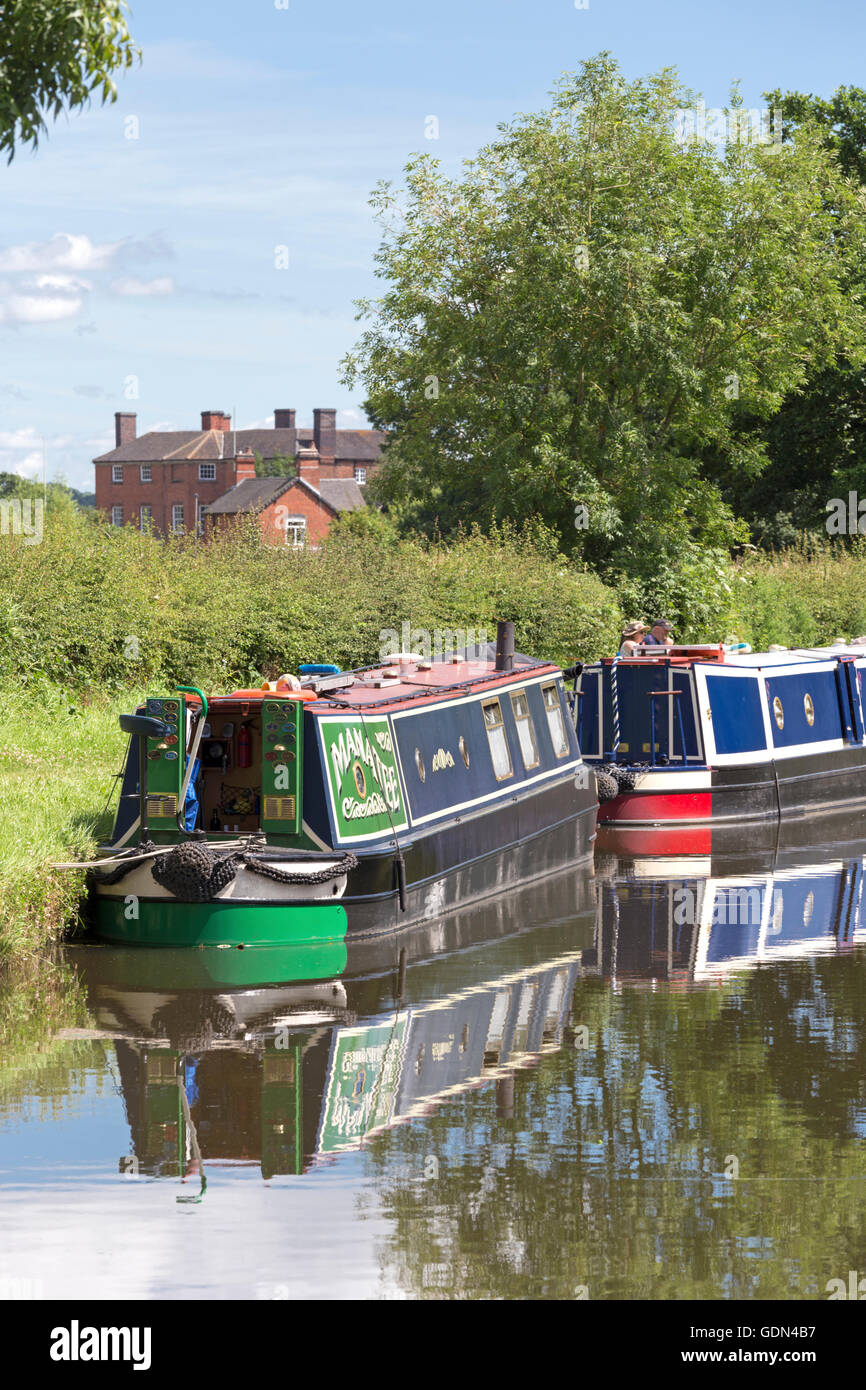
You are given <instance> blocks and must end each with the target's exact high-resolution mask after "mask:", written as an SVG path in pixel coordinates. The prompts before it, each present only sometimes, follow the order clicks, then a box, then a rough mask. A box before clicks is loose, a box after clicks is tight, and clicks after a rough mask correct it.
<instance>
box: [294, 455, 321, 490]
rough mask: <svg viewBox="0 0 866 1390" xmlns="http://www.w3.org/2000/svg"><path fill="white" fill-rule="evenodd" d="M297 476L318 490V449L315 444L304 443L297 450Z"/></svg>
mask: <svg viewBox="0 0 866 1390" xmlns="http://www.w3.org/2000/svg"><path fill="white" fill-rule="evenodd" d="M297 459H298V477H299V478H300V479H301V482H304V483H309V484H310V486H311V487H314V488H315V489H316V491H317V492H318V490H319V451H318V449H317V448H316V446H315V444H304V445H302V446H301V448H300V449H299V450H298V453H297Z"/></svg>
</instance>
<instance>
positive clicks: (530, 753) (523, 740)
mask: <svg viewBox="0 0 866 1390" xmlns="http://www.w3.org/2000/svg"><path fill="white" fill-rule="evenodd" d="M511 708H512V710H513V711H514V722H515V724H516V725H517V737H518V740H519V742H520V753H521V757H522V758H523V766H524V767H525V768H530V767H538V744H537V743H536V742H535V725H534V724H533V722H532V715H531V714H530V712H529V701H528V700H527V698H526V691H525V690H515V691H514V694H513V695H512V696H511Z"/></svg>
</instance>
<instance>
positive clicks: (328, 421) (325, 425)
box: [313, 410, 337, 463]
mask: <svg viewBox="0 0 866 1390" xmlns="http://www.w3.org/2000/svg"><path fill="white" fill-rule="evenodd" d="M313 435H314V437H315V440H316V448H317V449H318V451H319V458H320V459H321V461H322V463H333V462H334V459H335V457H336V454H337V412H336V410H314V411H313Z"/></svg>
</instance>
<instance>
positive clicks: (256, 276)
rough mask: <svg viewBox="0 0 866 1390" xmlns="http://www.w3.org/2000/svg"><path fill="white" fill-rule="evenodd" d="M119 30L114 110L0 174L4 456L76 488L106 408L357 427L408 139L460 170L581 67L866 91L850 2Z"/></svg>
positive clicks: (399, 8)
mask: <svg viewBox="0 0 866 1390" xmlns="http://www.w3.org/2000/svg"><path fill="white" fill-rule="evenodd" d="M578 5H580V6H581V8H578ZM130 30H131V32H132V34H133V37H134V38H135V40H136V42H137V44H138V46H139V47H140V48H141V50H142V62H141V64H140V66H136V68H135V69H133V70H132V71H131V72H130V73H128V74H124V75H122V76H120V77H119V79H118V89H119V93H118V100H117V102H116V103H115V104H114V105H110V106H105V107H101V106H94V107H92V108H90V109H89V110H87V111H86V112H84V113H83V114H73V115H71V116H69V117H66V116H63V117H61V118H60V120H59V121H57V122H56V123H53V124H52V125H51V127H50V130H49V134H48V136H47V138H46V139H45V140H44V142H40V145H39V148H38V150H37V151H36V152H35V153H31V152H30V151H29V150H26V151H25V150H21V151H19V152H18V153H17V154H16V156H15V158H14V160H13V162H12V163H11V165H2V164H0V471H11V472H18V473H20V474H22V475H23V476H27V477H37V476H38V477H41V473H42V467H43V458H44V460H45V464H46V471H47V476H48V478H49V479H50V478H52V477H56V476H58V475H60V476H63V477H65V479H66V481H67V482H69V483H70V484H72V485H73V486H74V487H77V488H80V489H83V490H87V491H90V490H92V487H93V467H92V462H91V461H92V459H93V457H94V456H95V455H97V454H100V453H102V452H104V451H105V450H107V449H110V448H112V447H113V446H114V412H115V411H118V410H124V411H135V412H136V413H137V415H138V431H139V433H143V432H144V431H145V430H148V429H196V428H199V427H200V414H201V411H202V410H209V409H219V410H226V411H228V412H231V413H232V414H233V416H234V419H235V423H236V426H237V428H239V429H243V428H248V427H251V426H254V425H258V426H261V425H268V424H271V423H272V421H273V411H274V408H275V407H294V408H295V409H296V410H297V412H298V423H299V424H309V423H311V422H312V413H313V408H314V407H315V406H331V407H336V408H337V410H338V412H339V414H338V424H339V425H340V426H341V427H343V428H353V427H354V428H357V427H360V426H363V424H364V423H365V419H364V414H363V394H362V392H360V391H356V392H355V393H354V394H353V393H352V392H350V391H349V390H348V389H347V387H346V386H344V385H343V384H341V381H340V362H341V360H342V358H343V357H344V355H345V354H346V353H347V352H348V351H349V350H350V349H351V348H352V346H353V344H354V343H355V342H356V340H357V338H358V336H359V334H360V332H361V328H362V326H361V324H359V323H358V322H357V321H356V318H355V314H356V309H355V301H356V300H357V299H359V298H361V297H364V296H372V295H376V294H377V293H380V292H381V291H382V288H383V285H382V282H381V281H379V280H377V279H376V277H375V274H374V270H375V267H374V255H375V251H376V247H377V244H378V240H379V235H378V229H377V226H376V223H375V221H374V218H373V214H372V212H371V210H370V208H369V205H368V199H369V195H370V193H371V191H372V189H373V188H374V186H375V185H376V184H377V183H378V182H379V181H380V180H382V179H387V180H392V181H394V182H397V183H399V181H400V178H401V173H402V170H403V168H404V166H405V164H406V161H407V160H408V159H409V158H410V157H411V155H413V154H414V153H417V152H419V151H424V152H426V153H430V154H432V155H434V156H435V157H436V158H438V159H439V160H441V162H442V165H443V168H444V169H445V170H446V172H448V173H457V172H458V171H459V167H460V164H461V161H463V160H464V159H467V158H471V157H472V155H473V154H474V153H475V152H476V151H477V149H478V148H479V147H480V146H481V145H483V144H484V143H486V142H487V141H488V140H489V139H491V138H492V137H493V136H494V135H495V132H496V127H497V125H498V123H500V122H501V121H506V120H508V119H510V118H511V117H512V116H513V115H514V114H516V113H517V112H520V111H531V110H536V109H538V108H540V107H542V106H544V105H546V104H547V100H548V93H549V92H550V90H551V88H552V86H553V84H554V83H555V81H556V79H557V77H558V76H559V75H560V74H561V73H562V72H564V71H573V70H575V69H576V68H577V67H578V66H579V64H580V63H581V61H582V60H583V59H586V58H588V57H591V56H593V55H595V54H597V53H599V52H600V51H602V50H604V49H607V50H610V51H611V52H612V53H613V54H614V56H615V57H616V58H617V60H618V61H619V63H620V65H621V67H622V69H623V71H624V73H625V75H626V77H628V78H635V77H639V76H642V75H645V74H648V73H650V72H654V71H657V70H658V69H659V68H661V67H667V66H674V67H676V68H678V69H679V72H680V75H681V77H682V79H683V81H684V82H685V83H686V85H687V86H689V87H690V88H692V89H694V90H695V91H697V92H699V93H702V94H703V97H704V100H705V102H706V105H707V106H708V107H722V106H724V104H725V102H726V100H727V97H728V94H729V91H730V87H731V83H732V82H734V81H738V82H739V83H740V84H741V92H742V95H743V97H744V99H745V103H746V106H748V107H759V106H761V105H762V104H763V103H762V100H761V96H762V93H763V92H764V91H766V90H770V89H773V88H777V87H778V88H782V89H783V90H788V89H790V90H797V91H807V92H813V93H816V94H819V95H823V96H827V95H830V94H831V93H832V92H833V91H834V90H835V89H836V88H837V87H839V86H841V85H849V84H853V85H860V84H866V76H864V73H863V71H862V67H863V63H862V59H861V60H859V61H858V58H857V55H858V53H859V54H863V53H864V52H866V6H864V5H863V4H862V0H820V3H819V0H785V3H783V2H782V0H761V3H755V0H726V3H724V4H716V5H709V6H708V5H698V4H696V3H695V0H654V3H650V0H532V2H530V0H498V2H497V0H462V3H457V0H437V2H436V3H431V2H430V0H415V2H414V3H412V4H409V3H407V0H401V3H399V4H398V3H396V0H367V3H365V4H363V5H362V4H358V3H354V4H352V3H350V2H349V0H330V3H329V2H328V0H209V3H208V4H207V5H205V4H204V3H195V0H150V3H147V4H145V3H143V0H140V3H137V4H133V5H132V6H131V17H130ZM430 117H435V118H436V122H435V123H434V122H431V121H430V119H429V118H430ZM437 125H438V135H436V138H428V137H429V136H430V135H431V133H432V132H434V131H435V129H436V126H437Z"/></svg>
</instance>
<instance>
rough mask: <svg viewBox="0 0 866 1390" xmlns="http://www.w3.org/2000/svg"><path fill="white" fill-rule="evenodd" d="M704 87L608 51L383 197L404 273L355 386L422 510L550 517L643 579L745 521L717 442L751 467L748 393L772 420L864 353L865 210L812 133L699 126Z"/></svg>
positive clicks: (394, 472)
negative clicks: (811, 385) (691, 113)
mask: <svg viewBox="0 0 866 1390" xmlns="http://www.w3.org/2000/svg"><path fill="white" fill-rule="evenodd" d="M693 101H694V98H693V97H692V95H691V94H690V93H688V92H687V91H685V90H684V89H683V88H682V86H681V85H680V82H679V80H678V78H677V76H676V74H675V73H674V72H673V71H671V70H669V69H665V70H663V71H662V72H660V73H658V74H657V75H655V76H653V77H650V78H648V79H646V80H640V81H636V82H627V81H626V80H625V79H624V77H623V76H622V75H621V73H620V72H619V69H618V67H617V65H616V63H615V62H614V61H613V60H612V58H611V57H610V56H609V55H607V54H602V55H600V56H599V57H597V58H595V59H592V60H591V61H588V62H587V63H585V64H584V65H583V67H582V69H581V71H580V72H579V73H578V74H577V75H573V76H568V77H566V78H564V79H563V80H562V81H561V82H560V84H559V86H558V87H557V89H556V91H555V94H554V102H553V105H552V106H551V107H550V108H549V109H547V110H544V111H541V112H539V113H536V114H533V115H526V116H519V117H517V118H516V119H515V120H513V121H512V122H511V123H509V124H506V125H503V126H502V127H500V134H499V137H498V138H497V139H496V140H495V141H494V142H493V143H492V144H491V145H489V146H487V147H485V148H484V149H482V150H481V151H480V152H479V154H478V156H477V157H476V158H475V159H474V160H472V161H471V162H469V163H468V164H467V165H465V166H464V170H463V173H462V176H461V177H459V178H457V179H447V178H446V177H445V176H444V175H443V174H442V173H441V172H440V170H439V167H438V163H437V162H436V161H435V160H433V159H431V158H429V157H426V156H418V157H416V158H414V159H413V160H411V161H410V163H409V164H408V166H407V168H406V186H405V189H404V190H402V192H400V193H398V192H395V190H394V189H393V188H392V187H391V186H390V185H388V184H384V185H380V186H379V188H378V189H377V190H376V192H375V194H374V197H373V206H374V207H375V208H376V210H377V213H378V215H379V217H380V219H381V222H382V226H383V239H382V242H381V245H380V248H379V250H378V253H377V257H376V264H377V274H378V275H379V276H380V277H381V278H383V279H384V280H385V281H387V282H388V283H387V288H386V291H385V293H384V294H383V296H382V297H381V298H380V299H378V300H376V301H374V302H370V301H363V302H361V304H360V305H359V317H360V318H364V319H366V320H367V323H368V326H367V327H366V329H365V331H364V332H363V334H362V336H361V338H360V341H359V343H358V345H357V347H356V349H355V352H354V353H352V354H350V356H349V357H348V358H347V359H346V362H345V364H344V379H345V380H346V381H347V383H348V384H350V385H353V384H354V383H355V381H356V380H357V379H358V378H360V379H361V380H362V381H363V383H364V385H365V387H366V390H367V394H368V401H367V403H366V408H367V411H368V414H369V415H370V417H371V419H372V420H373V422H374V424H376V425H378V426H379V427H380V428H385V429H387V430H388V431H389V435H390V442H389V444H388V445H386V451H385V464H384V466H383V468H382V470H381V471H380V474H379V477H378V478H377V480H376V482H377V485H376V494H377V499H378V500H380V501H382V502H383V503H385V504H386V505H391V504H392V503H393V504H394V505H393V506H392V507H391V510H392V515H394V516H395V517H397V518H399V519H400V521H401V522H402V524H404V525H416V526H419V527H420V528H422V529H424V530H429V529H430V528H431V527H432V526H433V525H434V524H438V526H439V527H440V528H441V530H442V532H443V534H445V535H450V534H453V533H454V531H455V530H456V528H457V527H458V526H459V525H460V524H461V522H465V521H466V520H467V518H470V519H472V520H477V521H479V522H480V523H481V524H482V525H489V524H490V523H491V522H493V521H494V520H497V519H510V520H513V521H518V522H519V521H520V520H522V519H523V518H524V517H526V516H529V515H532V514H537V515H539V516H541V517H542V518H543V519H544V520H545V522H546V523H547V524H548V525H550V526H552V527H553V528H554V529H555V530H556V531H557V533H558V534H559V536H560V537H561V541H562V544H563V546H564V547H565V548H566V549H567V551H568V552H569V553H572V554H579V555H582V556H583V557H584V558H585V559H587V560H588V561H590V562H591V563H593V564H596V565H597V566H599V567H600V568H601V569H602V570H603V571H608V572H609V571H612V570H614V571H615V570H623V571H627V572H630V573H633V574H635V573H647V574H648V573H651V572H653V571H658V569H659V567H660V566H662V565H664V564H665V563H667V562H668V560H669V559H670V558H671V557H672V556H675V555H676V554H677V552H678V550H679V549H680V548H681V547H682V546H683V545H688V543H689V541H690V540H691V541H692V542H699V543H700V544H701V545H702V546H704V547H715V548H716V549H717V551H718V553H719V554H722V553H723V548H724V547H726V546H728V545H729V544H730V543H731V542H733V541H735V540H737V539H740V538H743V537H744V535H745V532H744V529H743V528H742V526H740V525H739V524H738V523H737V522H736V520H735V518H734V516H733V514H732V511H731V509H730V508H729V507H728V506H727V505H726V504H725V503H724V501H723V500H722V497H721V495H720V491H719V488H718V487H717V486H716V485H715V484H714V483H712V482H711V481H709V480H708V479H707V478H706V477H705V476H703V475H702V473H701V457H702V451H704V450H707V449H711V450H714V451H715V452H716V453H717V454H718V455H719V456H720V457H723V458H724V459H725V460H726V463H727V466H728V467H729V469H730V470H731V472H732V473H733V475H734V476H736V477H741V476H750V475H756V474H757V473H759V472H760V470H761V468H762V466H763V464H764V461H765V452H764V444H763V440H762V439H761V437H760V435H759V434H755V435H753V436H752V437H748V436H745V435H743V434H742V432H739V433H737V432H735V430H734V422H735V420H736V418H737V411H738V409H739V408H740V406H741V403H743V402H748V406H749V409H750V410H751V412H752V414H753V415H754V416H755V417H756V418H757V419H762V418H765V417H766V416H768V415H771V414H772V413H773V412H774V411H775V410H777V409H778V407H779V405H780V403H781V401H782V399H783V398H784V396H785V394H786V393H787V392H790V391H792V390H794V389H796V388H797V387H798V386H799V385H800V384H801V383H802V382H803V381H804V379H805V378H806V375H807V373H808V372H809V371H810V370H813V369H820V368H823V367H826V366H828V365H830V364H832V363H833V362H834V361H835V359H836V355H837V354H838V353H839V352H846V353H848V354H849V355H850V358H851V360H855V359H859V357H861V356H862V354H863V352H864V344H866V318H864V312H863V309H862V306H861V305H860V303H859V301H857V300H856V299H851V298H849V297H846V296H845V294H844V293H843V289H842V283H843V278H844V276H845V274H846V273H848V265H849V262H850V261H851V260H853V259H857V258H858V257H859V255H860V254H861V253H860V251H859V243H860V240H862V233H863V229H864V225H866V211H864V208H863V205H862V203H861V201H860V200H859V199H858V198H857V196H856V193H855V190H854V189H852V188H851V186H850V185H849V184H848V183H847V181H846V180H845V179H844V178H843V177H842V176H841V175H840V172H839V170H838V166H837V164H836V162H835V159H834V158H833V156H832V154H831V153H830V152H829V151H827V150H826V149H825V148H824V146H823V144H822V141H821V139H820V138H819V136H818V134H817V133H816V132H814V131H813V130H811V129H809V130H806V131H804V135H803V138H802V139H801V140H797V141H796V142H794V143H791V144H788V145H786V146H783V147H782V148H781V149H779V148H778V147H776V146H773V145H761V144H758V143H754V144H752V143H747V142H745V141H740V142H733V143H730V144H728V145H727V146H726V148H725V149H724V151H723V152H722V153H721V155H718V154H717V152H716V151H715V149H714V147H713V146H712V145H710V144H709V143H708V142H706V141H699V140H691V141H689V142H687V143H683V142H682V141H681V140H680V139H678V138H677V134H676V131H675V118H676V113H677V112H678V111H679V110H681V109H682V108H683V107H688V106H689V105H690V104H693ZM738 103H739V99H738V98H737V96H736V95H735V96H734V97H733V99H732V105H733V106H734V107H737V105H738Z"/></svg>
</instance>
